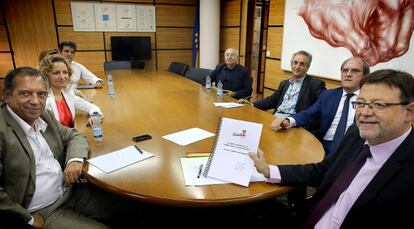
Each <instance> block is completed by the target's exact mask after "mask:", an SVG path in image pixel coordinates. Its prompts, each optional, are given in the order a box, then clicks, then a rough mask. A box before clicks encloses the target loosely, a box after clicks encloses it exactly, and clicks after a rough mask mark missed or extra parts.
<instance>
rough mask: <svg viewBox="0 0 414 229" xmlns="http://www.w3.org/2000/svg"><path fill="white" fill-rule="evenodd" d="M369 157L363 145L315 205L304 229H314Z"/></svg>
mask: <svg viewBox="0 0 414 229" xmlns="http://www.w3.org/2000/svg"><path fill="white" fill-rule="evenodd" d="M370 156H371V151H370V150H369V146H368V145H364V148H363V149H362V151H361V152H360V153H359V154H358V156H357V157H356V158H355V159H354V160H352V161H351V162H350V163H349V164H348V165H347V166H346V167H345V169H344V170H342V172H341V174H340V175H339V177H338V178H337V179H336V180H335V181H334V183H333V184H332V186H331V187H330V188H329V190H328V192H327V193H326V194H325V195H324V196H323V197H322V199H321V200H319V202H318V203H317V204H316V206H315V208H314V210H313V211H312V213H311V214H310V216H309V218H308V220H307V222H306V224H305V226H304V228H314V226H315V224H316V223H317V222H318V221H319V220H320V219H321V218H322V216H323V215H324V214H325V212H326V211H327V210H328V209H329V208H330V207H331V206H332V204H334V203H336V201H337V200H338V198H339V196H340V195H341V194H342V193H343V192H344V191H345V190H346V189H347V188H348V186H349V185H350V184H351V182H352V181H353V180H354V177H355V176H356V175H357V174H358V172H359V170H361V168H362V166H363V165H364V164H365V161H366V160H367V158H368V157H370Z"/></svg>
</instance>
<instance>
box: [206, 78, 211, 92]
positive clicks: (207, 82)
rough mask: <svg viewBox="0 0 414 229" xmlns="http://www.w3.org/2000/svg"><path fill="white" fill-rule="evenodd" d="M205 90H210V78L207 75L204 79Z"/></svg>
mask: <svg viewBox="0 0 414 229" xmlns="http://www.w3.org/2000/svg"><path fill="white" fill-rule="evenodd" d="M206 89H211V77H210V75H207V77H206Z"/></svg>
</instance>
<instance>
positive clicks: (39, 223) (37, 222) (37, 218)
mask: <svg viewBox="0 0 414 229" xmlns="http://www.w3.org/2000/svg"><path fill="white" fill-rule="evenodd" d="M32 217H33V219H34V221H33V225H32V227H33V228H35V229H41V228H43V227H44V225H45V220H44V219H43V217H42V216H41V215H40V214H38V213H34V214H33V215H32Z"/></svg>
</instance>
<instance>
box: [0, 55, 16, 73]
mask: <svg viewBox="0 0 414 229" xmlns="http://www.w3.org/2000/svg"><path fill="white" fill-rule="evenodd" d="M12 69H13V60H12V57H11V53H0V78H2V77H4V76H6V74H7V72H9V71H10V70H12Z"/></svg>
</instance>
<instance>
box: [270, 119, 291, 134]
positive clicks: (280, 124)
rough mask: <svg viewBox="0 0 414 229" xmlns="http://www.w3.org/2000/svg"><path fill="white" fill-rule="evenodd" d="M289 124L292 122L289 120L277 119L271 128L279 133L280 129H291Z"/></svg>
mask: <svg viewBox="0 0 414 229" xmlns="http://www.w3.org/2000/svg"><path fill="white" fill-rule="evenodd" d="M289 124H290V122H289V120H288V119H285V118H279V117H276V119H275V120H273V122H272V123H271V124H270V126H271V127H272V130H274V131H278V130H280V129H287V128H288V127H289Z"/></svg>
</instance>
